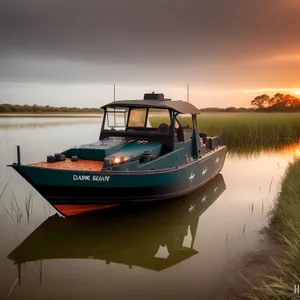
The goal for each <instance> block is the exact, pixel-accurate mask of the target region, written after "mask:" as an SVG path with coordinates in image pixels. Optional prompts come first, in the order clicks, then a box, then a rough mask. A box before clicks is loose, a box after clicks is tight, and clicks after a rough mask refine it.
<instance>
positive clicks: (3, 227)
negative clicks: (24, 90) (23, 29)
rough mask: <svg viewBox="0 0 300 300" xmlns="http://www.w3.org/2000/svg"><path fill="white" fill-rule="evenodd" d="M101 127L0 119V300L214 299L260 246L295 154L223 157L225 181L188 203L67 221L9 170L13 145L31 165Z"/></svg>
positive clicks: (67, 121) (84, 139)
mask: <svg viewBox="0 0 300 300" xmlns="http://www.w3.org/2000/svg"><path fill="white" fill-rule="evenodd" d="M99 129H100V120H98V119H82V118H80V119H74V118H72V119H64V118H51V119H36V118H26V119H25V118H9V119H0V190H3V188H4V187H5V185H6V183H7V182H8V181H9V183H8V185H7V187H6V189H5V191H4V193H3V195H2V197H1V200H0V240H1V247H0V267H1V272H0V298H1V299H2V298H4V299H5V298H10V299H218V297H219V296H220V290H221V289H222V288H223V287H224V286H226V283H227V282H228V276H230V275H228V274H229V273H228V272H230V271H229V270H232V269H234V266H235V264H236V265H237V264H238V263H239V262H240V260H241V259H243V256H244V255H245V254H246V253H247V252H249V251H251V250H253V249H258V248H259V246H260V237H259V235H258V231H259V230H260V229H262V227H263V226H265V225H266V224H267V215H268V213H269V211H270V209H271V208H272V205H273V203H274V198H275V197H276V195H277V193H278V191H279V189H280V180H281V177H282V175H283V174H284V171H285V169H286V167H287V164H288V162H289V161H291V160H292V159H293V157H294V155H299V152H300V148H297V147H296V146H295V147H290V148H286V149H282V150H281V151H278V152H273V153H260V154H258V155H255V156H247V157H246V156H242V155H240V156H237V155H231V154H230V153H229V155H228V157H227V160H226V162H225V166H224V168H223V170H222V175H220V176H218V177H217V178H216V179H215V180H213V181H212V182H210V183H209V184H208V185H206V186H205V187H203V188H202V189H200V190H199V191H197V192H196V193H194V194H193V195H190V196H189V197H187V198H184V199H180V200H178V201H172V202H166V203H163V204H158V205H156V206H152V205H150V206H147V207H139V208H135V207H132V208H127V209H126V210H120V209H119V208H118V209H115V210H111V211H109V212H98V213H94V214H93V215H89V216H84V215H83V216H81V217H80V216H79V217H75V218H67V219H63V218H60V217H59V216H58V215H56V212H55V210H54V209H53V208H51V207H50V206H49V204H47V202H46V201H45V200H44V199H43V198H42V197H41V196H40V195H39V194H38V193H37V192H35V191H34V190H33V188H32V187H31V186H30V185H29V184H28V183H27V182H25V180H23V179H22V178H21V177H20V176H19V175H18V174H17V173H15V172H14V171H13V170H12V169H10V168H6V165H7V164H10V163H12V162H15V161H16V146H17V145H18V144H19V145H21V152H22V163H30V162H34V161H38V160H44V159H45V157H46V156H47V155H49V154H53V153H54V152H59V151H62V150H65V149H67V148H69V147H72V146H74V145H80V144H83V143H88V142H91V141H94V140H97V139H98V136H99ZM0 195H1V192H0ZM31 195H32V196H31ZM26 199H27V200H26ZM26 203H27V209H26ZM42 224H43V225H42ZM37 228H38V229H37Z"/></svg>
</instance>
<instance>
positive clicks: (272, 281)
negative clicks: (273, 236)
mask: <svg viewBox="0 0 300 300" xmlns="http://www.w3.org/2000/svg"><path fill="white" fill-rule="evenodd" d="M272 213H273V216H272V219H271V226H274V228H275V229H276V230H277V232H278V237H279V238H280V239H281V240H282V241H283V242H284V244H285V252H284V253H283V255H282V258H277V260H274V264H275V267H276V274H275V276H268V277H266V278H265V281H264V282H263V283H262V286H260V287H254V286H253V290H252V293H251V294H249V295H247V298H248V299H252V300H262V299H300V295H295V294H294V285H295V284H300V218H299V216H300V159H297V160H296V161H295V162H294V163H291V164H290V165H289V167H288V169H287V171H286V173H285V176H284V178H283V181H282V188H281V192H280V194H279V197H278V200H277V202H276V205H275V207H274V209H273V212H272Z"/></svg>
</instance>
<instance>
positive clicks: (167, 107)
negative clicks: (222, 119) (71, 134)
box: [100, 93, 200, 153]
mask: <svg viewBox="0 0 300 300" xmlns="http://www.w3.org/2000/svg"><path fill="white" fill-rule="evenodd" d="M102 108H103V109H104V120H103V124H102V130H101V135H100V140H103V139H107V138H110V139H111V138H124V139H126V140H133V141H138V140H145V141H147V142H157V143H161V144H162V146H163V149H162V151H163V153H168V152H170V151H173V150H176V148H177V147H178V146H179V145H177V144H178V143H181V144H182V143H186V142H191V140H193V137H194V138H195V141H194V142H196V139H197V140H199V138H198V137H199V134H198V128H197V114H200V111H199V110H198V109H197V108H196V107H195V106H193V105H192V104H190V103H188V102H184V101H171V99H166V98H165V97H164V94H155V93H152V94H145V95H144V100H129V101H115V102H112V103H109V104H107V105H105V106H103V107H102ZM180 115H182V116H184V118H181V120H180V119H179V118H178V117H179V116H180ZM187 115H188V116H187ZM182 120H184V121H187V122H186V123H187V124H184V122H183V121H182ZM189 124H192V126H190V125H189ZM196 137H197V138H196Z"/></svg>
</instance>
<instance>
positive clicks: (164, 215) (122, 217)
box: [8, 174, 226, 279]
mask: <svg viewBox="0 0 300 300" xmlns="http://www.w3.org/2000/svg"><path fill="white" fill-rule="evenodd" d="M225 189H226V184H225V181H224V178H223V176H222V175H221V174H218V175H217V176H216V177H215V178H214V179H213V180H211V181H210V182H209V183H207V184H206V185H205V186H203V187H201V188H200V189H199V190H197V191H196V192H195V193H192V194H190V195H189V196H187V197H184V198H179V199H175V200H169V201H164V202H156V203H155V204H154V205H150V203H143V204H142V205H141V206H137V205H134V204H130V205H129V206H127V212H126V214H124V209H120V208H121V206H119V207H115V208H112V209H110V210H107V211H103V210H100V211H93V212H89V213H86V214H79V215H76V216H74V217H72V218H64V217H61V216H60V215H58V214H54V215H53V216H50V217H48V218H47V219H46V220H45V221H44V222H43V223H42V224H41V225H40V226H39V227H38V228H36V229H35V230H34V231H33V232H32V233H31V234H30V235H29V236H28V237H27V238H26V239H25V240H24V241H23V242H22V243H20V244H19V245H18V246H17V247H16V248H15V249H14V250H12V252H11V253H10V254H9V255H8V258H9V259H11V260H12V261H13V262H14V263H15V264H16V265H18V269H19V272H20V271H21V265H22V264H26V263H28V262H33V261H43V260H50V259H94V260H100V261H103V262H105V263H106V264H111V265H113V264H121V265H124V266H128V267H129V268H133V267H141V268H144V269H148V270H151V271H156V272H160V271H163V270H165V269H168V268H171V267H173V266H175V265H176V264H179V263H182V262H184V261H185V260H187V259H189V258H191V257H193V256H194V255H197V254H198V250H199V249H198V250H197V249H195V247H194V243H195V239H196V235H197V230H198V227H199V224H198V223H199V219H200V217H201V215H203V214H204V213H205V212H206V211H207V210H208V209H209V207H211V205H213V203H215V201H216V200H217V199H218V198H219V197H220V196H221V195H222V193H223V192H224V191H225ZM53 245H55V247H53ZM18 278H19V279H21V274H19V275H18Z"/></svg>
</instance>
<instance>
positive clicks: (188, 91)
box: [186, 84, 190, 102]
mask: <svg viewBox="0 0 300 300" xmlns="http://www.w3.org/2000/svg"><path fill="white" fill-rule="evenodd" d="M186 100H187V102H190V87H189V84H187V85H186Z"/></svg>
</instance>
